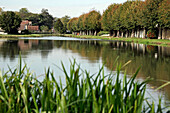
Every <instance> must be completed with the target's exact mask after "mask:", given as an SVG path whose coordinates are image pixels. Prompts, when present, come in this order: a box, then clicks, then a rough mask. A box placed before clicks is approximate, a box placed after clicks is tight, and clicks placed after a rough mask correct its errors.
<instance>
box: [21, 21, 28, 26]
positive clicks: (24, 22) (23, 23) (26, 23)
mask: <svg viewBox="0 0 170 113" xmlns="http://www.w3.org/2000/svg"><path fill="white" fill-rule="evenodd" d="M28 24H29V21H28V20H23V21H22V22H21V25H28Z"/></svg>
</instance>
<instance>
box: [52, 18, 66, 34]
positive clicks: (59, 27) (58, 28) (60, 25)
mask: <svg viewBox="0 0 170 113" xmlns="http://www.w3.org/2000/svg"><path fill="white" fill-rule="evenodd" d="M54 29H55V31H57V32H58V33H61V34H62V33H64V32H65V31H64V30H65V29H64V25H63V23H62V22H61V19H57V21H56V22H55V23H54Z"/></svg>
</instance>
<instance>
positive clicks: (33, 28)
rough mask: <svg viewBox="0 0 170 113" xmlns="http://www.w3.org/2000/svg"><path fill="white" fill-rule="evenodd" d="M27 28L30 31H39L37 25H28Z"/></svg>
mask: <svg viewBox="0 0 170 113" xmlns="http://www.w3.org/2000/svg"><path fill="white" fill-rule="evenodd" d="M28 30H30V31H39V26H28Z"/></svg>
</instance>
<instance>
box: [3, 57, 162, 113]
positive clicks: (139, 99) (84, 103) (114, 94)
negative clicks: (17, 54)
mask: <svg viewBox="0 0 170 113" xmlns="http://www.w3.org/2000/svg"><path fill="white" fill-rule="evenodd" d="M21 64H22V63H21V60H20V65H19V67H18V68H16V69H10V68H9V71H8V72H6V73H3V74H2V73H1V72H0V88H1V89H0V112H1V113H6V112H8V113H19V112H23V113H30V112H36V113H39V112H51V113H52V112H56V113H142V112H143V113H148V112H150V113H155V112H157V113H158V112H159V113H161V112H162V110H163V109H162V107H161V99H160V103H159V105H158V106H157V107H156V106H155V104H154V102H153V103H149V102H148V101H147V99H146V98H145V90H146V84H147V83H148V81H149V80H145V81H143V82H142V83H139V82H135V79H136V76H137V74H138V72H139V70H137V72H136V73H135V74H134V75H133V76H132V77H131V78H130V79H127V77H126V75H124V79H123V80H121V79H120V71H121V70H122V67H124V66H121V65H117V70H116V73H115V74H109V75H105V74H104V70H103V67H102V68H101V69H100V70H99V71H98V73H97V74H96V75H90V73H89V72H87V71H86V70H82V69H81V68H80V66H79V65H77V64H76V62H75V61H73V62H72V63H71V65H70V73H68V72H67V71H68V70H66V69H65V67H64V64H62V70H63V73H64V75H63V78H64V79H65V84H64V85H63V83H62V82H61V80H60V82H57V80H56V79H55V76H59V75H54V73H53V72H50V69H48V70H47V71H46V73H45V74H44V80H43V81H42V82H40V81H39V80H38V79H37V77H35V76H34V75H33V74H32V73H31V72H30V70H29V69H28V68H27V66H26V65H24V66H23V67H22V66H21ZM114 78H116V79H114ZM144 102H146V103H147V104H145V106H144Z"/></svg>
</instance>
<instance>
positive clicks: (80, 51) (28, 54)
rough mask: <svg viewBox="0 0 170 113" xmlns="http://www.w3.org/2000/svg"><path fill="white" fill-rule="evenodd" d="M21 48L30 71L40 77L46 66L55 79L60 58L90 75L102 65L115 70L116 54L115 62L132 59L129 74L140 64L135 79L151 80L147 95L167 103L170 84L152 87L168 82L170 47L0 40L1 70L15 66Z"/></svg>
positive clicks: (65, 40)
mask: <svg viewBox="0 0 170 113" xmlns="http://www.w3.org/2000/svg"><path fill="white" fill-rule="evenodd" d="M20 51H21V54H22V59H23V61H24V62H26V63H27V65H28V67H29V68H30V70H31V71H32V72H33V73H36V75H38V76H39V75H42V76H40V79H41V77H43V74H44V73H45V70H46V69H47V68H48V67H50V69H51V71H53V72H54V74H55V75H56V78H57V77H61V78H62V77H63V76H62V75H64V74H63V72H62V71H61V70H60V69H59V68H58V67H61V61H62V62H63V63H64V65H65V67H66V69H68V70H69V66H70V60H71V61H73V60H74V59H76V62H77V63H78V64H80V66H81V68H82V69H86V70H87V71H89V72H90V73H91V74H94V73H97V72H98V70H99V68H100V67H101V66H102V65H103V64H104V70H105V73H106V74H109V73H110V72H112V71H114V69H115V68H114V67H115V65H114V64H115V60H116V59H117V58H118V57H119V58H118V61H117V63H119V64H120V63H121V64H122V65H123V64H125V63H126V62H128V61H131V63H129V64H128V65H127V66H126V67H125V68H124V70H126V73H127V75H128V77H130V76H132V75H133V74H134V73H135V72H136V70H137V69H138V68H139V67H141V69H140V72H139V74H138V76H137V80H138V81H143V80H145V79H146V78H148V77H150V78H152V79H153V81H151V82H150V83H149V84H148V86H147V95H150V96H152V97H153V99H158V96H162V98H163V101H164V102H165V104H169V100H170V85H168V86H166V87H164V88H162V89H161V90H159V91H155V89H156V88H158V87H159V86H161V85H162V84H165V83H166V82H167V81H170V47H160V46H150V45H144V44H135V43H127V42H117V41H103V40H95V39H77V38H68V37H43V38H31V37H30V38H18V39H16V40H10V39H8V40H7V39H0V69H1V70H4V71H7V70H8V65H9V66H10V67H11V68H15V67H17V66H18V61H19V59H18V58H19V53H20ZM123 73H124V71H122V77H123ZM62 80H63V81H64V78H62Z"/></svg>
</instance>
